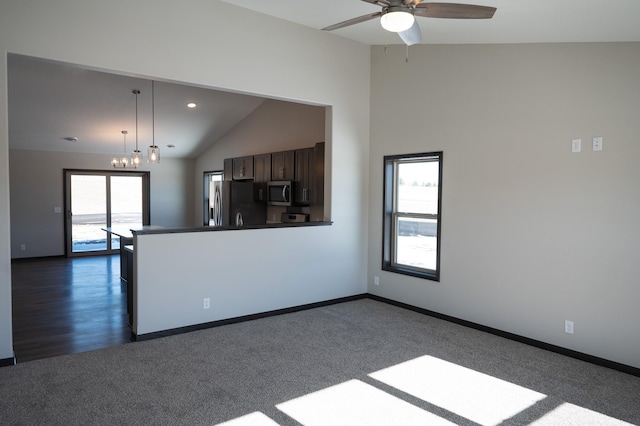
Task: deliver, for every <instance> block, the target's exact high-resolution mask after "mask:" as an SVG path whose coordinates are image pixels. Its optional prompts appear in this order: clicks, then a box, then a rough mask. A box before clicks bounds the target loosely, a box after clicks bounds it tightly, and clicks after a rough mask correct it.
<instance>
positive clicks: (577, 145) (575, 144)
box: [571, 139, 582, 152]
mask: <svg viewBox="0 0 640 426" xmlns="http://www.w3.org/2000/svg"><path fill="white" fill-rule="evenodd" d="M581 147H582V139H572V140H571V152H580V149H581Z"/></svg>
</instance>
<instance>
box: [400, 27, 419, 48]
mask: <svg viewBox="0 0 640 426" xmlns="http://www.w3.org/2000/svg"><path fill="white" fill-rule="evenodd" d="M398 36H399V37H400V38H401V39H402V41H404V44H406V45H407V46H413V45H414V44H418V43H420V42H421V41H422V33H421V32H420V26H419V25H418V22H417V21H413V25H412V26H411V28H409V29H408V30H406V31H400V32H399V33H398Z"/></svg>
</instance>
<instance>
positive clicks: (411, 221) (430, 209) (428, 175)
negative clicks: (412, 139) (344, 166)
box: [382, 152, 442, 281]
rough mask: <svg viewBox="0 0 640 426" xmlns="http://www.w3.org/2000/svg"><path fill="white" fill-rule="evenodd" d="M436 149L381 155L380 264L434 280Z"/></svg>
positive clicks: (436, 262)
mask: <svg viewBox="0 0 640 426" xmlns="http://www.w3.org/2000/svg"><path fill="white" fill-rule="evenodd" d="M441 198H442V152H431V153H422V154H405V155H391V156H386V157H384V246H383V262H382V269H384V270H386V271H391V272H397V273H401V274H406V275H412V276H416V277H420V278H426V279H430V280H435V281H440V220H441V217H440V205H441Z"/></svg>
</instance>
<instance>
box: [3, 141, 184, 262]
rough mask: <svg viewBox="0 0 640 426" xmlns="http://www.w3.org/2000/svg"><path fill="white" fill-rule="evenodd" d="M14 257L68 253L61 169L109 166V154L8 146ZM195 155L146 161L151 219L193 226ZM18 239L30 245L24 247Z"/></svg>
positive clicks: (154, 223)
mask: <svg viewBox="0 0 640 426" xmlns="http://www.w3.org/2000/svg"><path fill="white" fill-rule="evenodd" d="M9 159H10V161H9V169H10V181H11V185H10V192H11V197H10V199H11V257H12V258H14V259H18V258H26V257H43V256H62V255H64V254H65V252H64V222H65V215H64V213H54V207H62V211H63V212H64V210H65V209H64V206H65V203H64V171H63V169H82V170H109V169H108V166H109V162H110V161H111V156H107V155H90V154H79V153H62V152H43V151H27V150H10V151H9ZM193 163H194V161H193V160H181V159H175V158H163V159H162V162H161V163H160V164H158V165H147V164H146V163H145V164H143V165H142V166H140V167H139V168H138V170H139V171H149V172H150V175H149V176H150V180H151V185H150V187H151V193H150V200H151V224H152V225H162V226H193V225H194V223H193V219H192V218H193V209H192V206H193V185H192V179H191V176H192V175H193ZM20 244H25V245H26V247H27V250H25V251H21V250H20Z"/></svg>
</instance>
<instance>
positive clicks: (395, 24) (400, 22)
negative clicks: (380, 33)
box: [380, 10, 415, 33]
mask: <svg viewBox="0 0 640 426" xmlns="http://www.w3.org/2000/svg"><path fill="white" fill-rule="evenodd" d="M414 21H415V17H414V16H413V14H411V13H410V12H408V11H406V10H399V11H392V12H386V13H385V14H383V15H382V16H381V17H380V25H382V28H384V29H385V30H387V31H391V32H393V33H399V32H401V31H406V30H408V29H409V28H411V26H413V22H414Z"/></svg>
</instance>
